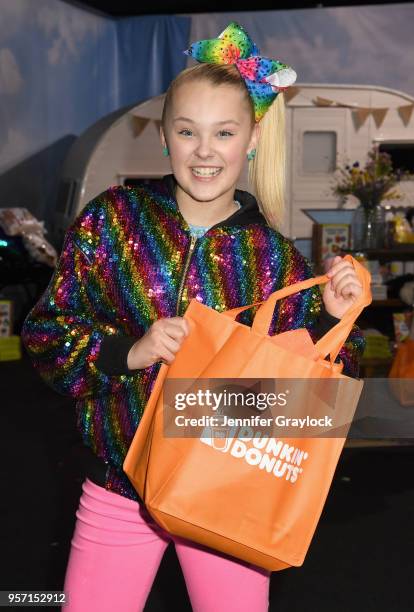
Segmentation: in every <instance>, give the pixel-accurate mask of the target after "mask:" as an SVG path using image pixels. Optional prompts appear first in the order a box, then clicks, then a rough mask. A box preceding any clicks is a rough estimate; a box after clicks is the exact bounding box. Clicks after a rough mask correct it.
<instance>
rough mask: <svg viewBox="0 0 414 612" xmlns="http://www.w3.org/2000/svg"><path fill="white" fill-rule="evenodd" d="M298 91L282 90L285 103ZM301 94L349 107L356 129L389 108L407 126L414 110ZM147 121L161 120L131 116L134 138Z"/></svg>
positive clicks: (413, 107)
mask: <svg viewBox="0 0 414 612" xmlns="http://www.w3.org/2000/svg"><path fill="white" fill-rule="evenodd" d="M299 93H301V88H300V87H295V86H291V87H289V88H288V89H286V91H285V92H284V99H285V102H286V104H289V102H290V101H291V100H293V98H294V97H295V96H297V95H298V94H299ZM301 95H302V97H304V98H305V99H306V100H309V101H310V102H312V103H313V104H314V105H315V106H325V107H332V108H349V109H351V111H352V118H353V120H354V124H355V127H356V129H359V128H360V127H361V126H362V125H363V124H364V123H365V121H366V119H367V117H369V115H372V117H373V119H374V121H375V125H376V126H377V128H379V127H381V125H382V124H383V122H384V119H385V117H386V115H387V113H388V111H389V110H396V111H397V112H398V114H399V116H400V118H401V121H402V122H403V124H404V125H405V126H407V125H408V124H409V122H410V120H411V116H412V114H413V111H414V102H412V103H411V104H403V105H402V106H397V107H395V108H392V109H391V108H389V107H377V108H373V107H369V106H358V105H357V104H344V103H343V102H338V101H337V100H331V99H329V98H322V97H321V96H316V98H309V97H307V96H305V95H303V93H301ZM149 122H151V123H153V124H154V125H155V126H156V128H157V130H159V126H160V124H161V121H160V120H159V119H148V118H146V117H140V116H138V115H133V116H132V126H133V131H134V136H135V137H136V138H137V137H138V136H139V135H140V134H141V133H142V132H143V131H144V129H145V128H146V126H147V124H148V123H149Z"/></svg>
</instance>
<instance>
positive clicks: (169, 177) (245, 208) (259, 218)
mask: <svg viewBox="0 0 414 612" xmlns="http://www.w3.org/2000/svg"><path fill="white" fill-rule="evenodd" d="M162 183H163V184H164V186H165V187H166V189H167V191H168V194H169V195H170V197H172V198H173V199H174V200H175V190H176V186H177V181H176V179H175V176H174V174H166V175H165V176H163V178H162ZM234 199H235V200H237V201H238V202H240V204H241V208H239V210H236V212H234V213H233V214H232V215H230V217H228V218H227V219H224V220H223V221H220V222H219V223H217V224H216V225H214V226H213V227H215V228H216V227H220V226H222V225H223V226H226V227H228V226H229V225H230V226H232V225H250V224H251V223H260V224H261V225H267V222H266V219H265V218H264V216H263V215H262V213H261V212H260V210H259V206H258V204H257V201H256V198H255V197H254V196H252V194H251V193H249V192H248V191H243V190H241V189H236V190H235V192H234ZM175 201H176V200H175ZM210 229H211V228H210Z"/></svg>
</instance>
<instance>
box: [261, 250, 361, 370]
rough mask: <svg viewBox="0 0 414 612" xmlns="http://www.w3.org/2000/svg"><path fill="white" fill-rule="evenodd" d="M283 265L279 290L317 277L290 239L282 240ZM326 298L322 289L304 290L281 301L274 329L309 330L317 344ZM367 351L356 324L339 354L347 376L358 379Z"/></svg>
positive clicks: (276, 311)
mask: <svg viewBox="0 0 414 612" xmlns="http://www.w3.org/2000/svg"><path fill="white" fill-rule="evenodd" d="M281 251H282V256H281V261H282V264H283V265H282V266H281V270H280V276H279V279H278V287H277V288H280V287H284V286H286V285H292V284H293V283H297V282H299V281H301V280H305V279H307V278H310V277H312V276H314V274H313V270H312V267H311V265H310V263H309V261H308V260H307V259H306V258H305V257H304V256H303V255H302V254H301V253H300V252H299V251H298V250H297V249H296V247H295V246H294V245H293V243H292V242H291V241H290V240H287V239H284V240H283V241H282V247H281ZM322 310H323V298H322V294H321V291H320V289H319V287H318V286H315V287H312V288H310V289H304V290H303V291H300V292H297V293H295V294H294V295H292V296H290V297H288V298H285V299H283V300H281V301H280V302H279V303H278V304H277V305H276V309H275V314H274V320H273V329H274V330H275V333H282V332H284V331H288V330H289V329H297V328H299V327H306V329H308V331H309V333H310V335H311V337H312V339H313V341H314V342H316V340H317V339H318V338H319V334H317V329H318V328H319V327H320V317H321V311H322ZM364 348H365V338H364V336H363V333H362V331H361V330H360V329H359V327H358V326H357V325H355V324H354V326H353V327H352V329H351V331H350V333H349V336H348V338H347V339H346V341H345V342H344V344H343V345H342V348H341V350H340V351H339V354H338V357H337V360H339V359H340V360H341V361H342V363H343V364H344V367H343V374H345V375H346V376H351V377H353V378H357V377H358V376H359V364H360V360H361V357H362V354H363V352H364Z"/></svg>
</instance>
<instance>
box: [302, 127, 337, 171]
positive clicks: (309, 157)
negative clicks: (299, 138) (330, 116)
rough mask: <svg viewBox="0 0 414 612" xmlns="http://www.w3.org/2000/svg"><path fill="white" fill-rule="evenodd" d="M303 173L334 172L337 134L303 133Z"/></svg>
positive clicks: (322, 132) (321, 132) (325, 132)
mask: <svg viewBox="0 0 414 612" xmlns="http://www.w3.org/2000/svg"><path fill="white" fill-rule="evenodd" d="M302 163H303V171H304V172H307V173H312V174H313V173H315V172H323V173H324V174H326V173H329V172H333V171H334V170H335V167H336V132H327V131H317V132H316V131H312V132H311V131H309V132H304V133H303V160H302Z"/></svg>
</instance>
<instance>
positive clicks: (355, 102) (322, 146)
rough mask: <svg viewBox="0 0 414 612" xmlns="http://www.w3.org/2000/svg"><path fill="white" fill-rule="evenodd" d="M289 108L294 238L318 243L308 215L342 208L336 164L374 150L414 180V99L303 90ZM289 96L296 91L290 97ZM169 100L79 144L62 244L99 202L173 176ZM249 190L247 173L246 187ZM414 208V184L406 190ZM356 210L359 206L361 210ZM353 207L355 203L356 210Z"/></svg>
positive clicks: (69, 168) (289, 203)
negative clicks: (117, 189)
mask: <svg viewBox="0 0 414 612" xmlns="http://www.w3.org/2000/svg"><path fill="white" fill-rule="evenodd" d="M291 90H292V91H291V94H290V95H292V94H294V95H293V97H291V98H290V100H289V102H288V103H287V115H286V119H287V121H286V123H287V145H288V166H287V170H288V174H287V185H286V187H287V192H286V209H287V210H286V220H285V224H284V227H283V228H282V231H283V232H284V233H285V235H287V236H290V237H303V238H306V237H310V235H311V229H312V223H311V221H310V219H309V218H307V217H306V216H305V215H304V214H303V212H302V211H301V209H303V208H335V207H336V206H337V205H338V201H337V198H336V197H335V196H333V195H332V192H331V189H330V187H331V185H332V178H333V172H334V170H335V167H336V164H337V162H338V163H341V162H345V161H347V160H348V161H350V162H351V163H352V162H353V161H355V160H358V161H359V162H360V163H361V164H362V163H364V162H365V160H366V155H367V152H368V150H369V149H370V148H371V147H372V144H373V143H374V142H379V143H381V149H382V150H385V151H387V152H390V153H391V155H392V157H393V161H394V166H395V167H398V166H401V165H403V166H405V167H406V168H407V169H409V170H410V171H411V172H413V173H414V112H413V104H414V98H412V97H411V96H409V95H407V94H404V93H402V92H399V91H396V90H392V89H388V88H385V87H377V86H368V85H365V86H364V85H326V84H324V85H318V84H300V83H298V84H297V85H296V86H295V87H294V88H291ZM288 91H289V90H288ZM163 100H164V95H161V96H157V97H155V98H152V99H150V100H147V101H145V102H142V103H140V104H137V105H134V106H129V107H126V108H123V109H121V110H118V111H116V112H114V113H112V114H111V115H108V116H107V117H105V118H103V119H101V120H100V121H98V122H97V123H96V124H95V125H93V126H92V127H90V128H89V129H88V130H87V131H86V132H84V133H83V134H82V135H81V136H80V137H79V138H78V139H77V140H76V142H75V143H74V145H73V147H72V149H71V151H70V153H69V155H68V157H67V159H66V162H65V164H64V168H63V173H62V181H61V189H60V197H59V202H58V205H57V210H56V214H55V224H54V232H55V237H56V239H57V240H58V241H61V239H62V237H63V234H64V232H65V231H66V228H67V226H68V225H69V223H71V222H72V220H73V219H74V217H75V216H76V215H77V214H78V213H79V211H80V210H81V209H82V207H83V206H84V205H85V204H86V202H88V201H89V200H91V199H92V198H93V197H95V196H96V195H98V194H99V193H101V192H102V191H104V190H105V189H107V188H108V187H109V186H110V185H115V184H133V182H134V180H137V179H139V178H145V177H147V178H149V177H157V176H162V175H164V174H167V173H169V172H170V167H169V163H168V159H166V158H165V157H163V156H162V154H161V144H160V139H159V124H160V119H161V112H162V105H163ZM238 186H239V187H240V188H241V189H247V188H248V185H247V166H246V171H245V173H244V176H243V179H242V180H241V181H240V183H239V185H238ZM402 187H403V191H405V193H406V200H405V202H406V203H407V205H409V204H410V203H411V204H413V205H414V181H406V182H404V183H403V184H402ZM354 205H355V203H354ZM350 206H352V203H350Z"/></svg>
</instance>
